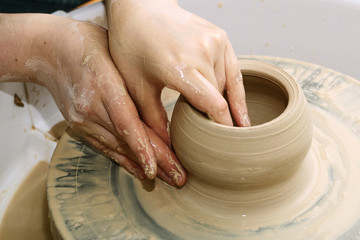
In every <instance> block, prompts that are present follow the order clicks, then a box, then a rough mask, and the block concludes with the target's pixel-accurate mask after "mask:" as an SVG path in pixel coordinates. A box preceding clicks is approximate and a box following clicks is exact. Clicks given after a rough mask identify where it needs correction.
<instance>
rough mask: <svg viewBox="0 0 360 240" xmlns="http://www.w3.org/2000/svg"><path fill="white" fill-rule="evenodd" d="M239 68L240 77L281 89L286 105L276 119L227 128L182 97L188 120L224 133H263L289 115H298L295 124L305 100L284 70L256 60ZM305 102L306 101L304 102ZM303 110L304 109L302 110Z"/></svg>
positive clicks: (242, 61)
mask: <svg viewBox="0 0 360 240" xmlns="http://www.w3.org/2000/svg"><path fill="white" fill-rule="evenodd" d="M239 64H240V66H241V73H242V75H243V76H244V75H245V76H246V75H252V76H257V77H261V78H265V79H267V80H270V81H272V82H273V83H274V84H276V85H278V86H279V87H280V88H282V89H283V91H284V93H285V94H286V95H287V97H288V103H287V106H286V108H285V109H284V111H283V112H282V113H281V114H280V115H279V116H277V117H276V118H274V119H272V120H270V121H268V122H265V123H262V124H259V125H256V126H250V127H238V126H227V125H223V124H220V123H217V122H215V121H213V120H211V119H209V118H207V117H206V116H204V114H203V113H201V112H200V111H199V110H197V109H195V108H194V107H193V106H192V105H191V104H190V103H189V102H188V101H187V100H186V98H185V97H184V96H180V97H181V98H182V99H183V101H184V102H186V103H187V105H188V108H189V110H190V111H188V112H187V113H188V114H189V115H190V116H189V117H190V119H193V120H194V121H202V122H204V121H205V122H206V127H209V128H217V129H219V128H222V129H223V130H224V131H228V132H232V133H234V132H247V131H263V130H264V129H266V128H269V127H273V126H274V125H278V124H282V122H283V121H286V119H288V118H289V115H292V114H298V116H297V117H296V119H295V121H294V122H297V121H298V119H299V118H300V117H301V114H302V111H301V109H299V107H301V103H300V102H301V98H305V97H304V96H303V94H302V93H301V87H300V86H299V85H298V83H297V82H296V81H295V80H294V79H293V78H292V77H291V76H290V75H289V74H288V73H286V72H285V71H284V70H282V69H280V68H278V67H276V66H274V65H272V64H270V63H266V62H262V61H257V60H239ZM305 101H306V100H305ZM302 110H304V109H302ZM289 127H291V126H287V127H285V128H283V129H282V130H281V132H283V131H286V129H287V128H289ZM276 134H278V132H272V133H269V135H276Z"/></svg>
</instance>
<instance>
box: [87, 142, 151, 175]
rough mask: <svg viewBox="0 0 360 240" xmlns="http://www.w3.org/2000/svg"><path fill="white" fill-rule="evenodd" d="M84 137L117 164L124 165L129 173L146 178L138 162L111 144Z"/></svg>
mask: <svg viewBox="0 0 360 240" xmlns="http://www.w3.org/2000/svg"><path fill="white" fill-rule="evenodd" d="M84 138H85V140H86V141H87V142H88V143H89V144H91V145H92V146H93V147H95V148H96V149H98V150H100V151H102V152H103V154H104V155H105V156H107V157H108V158H109V159H112V160H113V161H115V162H116V163H117V164H119V165H120V166H121V167H123V168H124V169H125V170H126V171H127V172H128V173H130V174H132V175H134V176H135V177H136V178H138V179H140V180H143V179H144V178H145V173H144V171H143V169H142V168H141V166H140V165H139V164H137V163H136V162H134V161H132V160H131V159H129V158H127V157H126V156H124V155H122V154H119V153H117V152H116V151H114V150H113V149H111V148H110V147H109V146H106V145H105V144H104V143H102V142H100V141H98V140H97V139H95V138H93V137H91V136H87V137H84Z"/></svg>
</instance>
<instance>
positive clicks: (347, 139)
mask: <svg viewBox="0 0 360 240" xmlns="http://www.w3.org/2000/svg"><path fill="white" fill-rule="evenodd" d="M247 58H255V59H261V60H263V61H267V62H270V63H272V64H274V65H277V66H278V67H280V68H282V69H284V70H285V71H286V72H288V73H289V74H290V75H292V76H293V78H294V79H296V80H297V81H298V82H299V83H300V85H301V86H302V88H303V90H304V93H305V95H306V97H307V100H308V102H309V104H310V108H311V113H312V117H313V124H314V138H313V142H312V146H311V149H310V152H309V155H308V157H307V158H306V161H307V162H308V165H307V170H306V174H305V175H304V176H305V177H307V178H308V181H307V182H306V183H307V184H306V186H305V187H302V188H301V187H299V189H298V190H296V189H291V188H289V187H288V188H286V187H285V188H283V190H284V191H283V192H282V193H281V194H280V195H279V197H277V196H274V198H273V199H272V201H267V202H266V203H267V204H268V206H264V207H262V206H260V207H259V205H256V206H257V207H256V208H254V209H251V208H246V209H242V210H238V209H236V208H233V209H232V208H231V206H235V205H233V204H234V203H232V202H227V201H225V200H224V201H220V203H221V204H219V206H218V207H214V206H212V207H214V208H216V209H217V210H218V212H217V210H214V211H213V210H212V211H207V209H206V208H207V206H210V205H211V204H214V202H213V201H211V200H209V199H208V198H207V197H206V196H201V195H197V197H198V199H197V201H193V200H194V199H190V198H189V197H188V196H190V195H189V193H191V191H192V186H191V180H189V183H188V184H186V186H185V187H184V188H182V189H175V188H172V187H169V186H167V185H166V184H165V183H163V182H161V181H156V183H155V184H153V183H143V184H142V183H140V182H139V181H137V180H135V179H134V178H132V177H131V176H130V175H128V174H127V173H126V172H125V171H124V170H123V169H121V168H120V167H118V166H117V165H116V164H113V163H112V162H111V161H109V160H107V159H106V158H104V157H103V156H102V155H99V154H97V153H96V152H94V151H93V150H92V149H91V148H89V146H87V145H86V144H84V143H83V142H81V141H79V140H77V139H76V138H73V137H72V136H71V133H70V132H69V131H68V132H67V133H65V134H64V135H63V137H62V138H61V140H60V142H59V144H58V147H57V149H56V151H55V153H54V156H53V158H52V161H51V165H50V170H49V177H48V201H49V209H50V213H51V217H52V220H53V223H54V224H53V225H54V226H53V231H56V234H57V235H58V237H62V238H64V239H255V238H256V239H281V238H285V239H289V237H290V238H291V239H334V238H340V239H348V238H356V237H359V234H358V232H359V231H360V188H359V187H358V183H359V182H360V147H359V146H360V83H359V82H358V81H357V80H355V79H352V78H350V77H348V76H345V75H343V74H340V73H338V72H335V71H332V70H329V69H326V68H323V67H320V66H317V65H313V64H308V63H304V62H300V61H295V60H289V59H283V58H273V57H259V56H255V57H247ZM175 100H176V96H174V97H173V98H168V99H167V101H166V107H167V110H168V111H170V112H171V110H172V108H173V106H174V103H175ZM298 177H299V178H301V177H302V176H298ZM294 181H295V180H294ZM292 192H297V193H296V194H293V193H292ZM294 196H296V198H294ZM269 203H271V205H269ZM254 206H255V205H254ZM222 208H224V209H223V210H222ZM219 209H220V210H219ZM221 212H224V213H225V212H226V213H225V214H219V213H221Z"/></svg>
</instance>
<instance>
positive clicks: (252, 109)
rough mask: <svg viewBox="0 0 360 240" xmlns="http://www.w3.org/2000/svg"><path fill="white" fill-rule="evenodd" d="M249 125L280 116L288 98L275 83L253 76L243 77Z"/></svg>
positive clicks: (284, 91) (282, 88)
mask: <svg viewBox="0 0 360 240" xmlns="http://www.w3.org/2000/svg"><path fill="white" fill-rule="evenodd" d="M243 79H244V87H245V93H246V103H247V106H248V112H249V117H250V120H251V125H252V126H256V125H260V124H263V123H266V122H270V121H271V120H273V119H275V118H277V117H278V116H280V115H281V114H282V113H283V112H284V110H285V109H286V107H287V105H288V102H289V96H288V93H287V92H286V90H285V88H284V87H282V86H280V85H279V84H278V83H277V82H275V81H273V80H271V79H268V78H265V77H261V76H253V75H243Z"/></svg>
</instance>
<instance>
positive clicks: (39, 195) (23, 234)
mask: <svg viewBox="0 0 360 240" xmlns="http://www.w3.org/2000/svg"><path fill="white" fill-rule="evenodd" d="M48 166H49V164H48V163H47V162H39V163H38V164H37V165H36V166H35V167H34V168H33V170H32V171H31V172H30V174H29V175H28V176H27V177H26V179H25V180H24V182H23V183H22V184H21V186H20V187H19V188H18V189H17V191H16V193H15V195H14V197H13V198H12V200H11V202H10V204H9V206H8V208H7V210H6V213H5V215H4V217H3V220H2V224H1V226H0V239H4V240H5V239H6V240H19V239H27V240H51V239H53V238H52V235H51V232H50V221H49V217H48V205H47V198H46V177H47V172H48Z"/></svg>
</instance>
